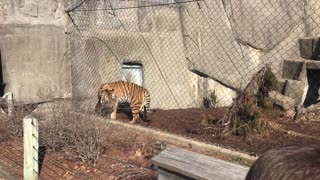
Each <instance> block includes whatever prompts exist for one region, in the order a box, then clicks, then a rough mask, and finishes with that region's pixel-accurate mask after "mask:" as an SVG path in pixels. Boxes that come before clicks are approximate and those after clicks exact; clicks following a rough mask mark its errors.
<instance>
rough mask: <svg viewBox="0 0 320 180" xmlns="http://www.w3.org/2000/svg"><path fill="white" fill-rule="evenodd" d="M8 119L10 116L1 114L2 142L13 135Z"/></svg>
mask: <svg viewBox="0 0 320 180" xmlns="http://www.w3.org/2000/svg"><path fill="white" fill-rule="evenodd" d="M8 121H9V120H8V117H6V116H4V115H1V116H0V124H1V126H0V142H3V141H6V140H8V139H9V138H10V136H11V135H10V129H9V124H8Z"/></svg>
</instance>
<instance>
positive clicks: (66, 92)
mask: <svg viewBox="0 0 320 180" xmlns="http://www.w3.org/2000/svg"><path fill="white" fill-rule="evenodd" d="M73 2H74V1H60V0H45V1H44V0H41V1H38V0H25V1H20V0H2V1H1V2H0V51H1V61H2V68H3V69H2V70H3V76H4V82H5V83H6V87H5V91H6V92H8V91H11V92H13V94H14V98H15V100H16V101H19V102H24V103H35V102H40V101H43V100H50V99H52V98H62V97H70V96H71V77H70V64H69V62H68V59H67V56H66V54H65V53H66V38H65V31H66V30H67V29H66V28H67V22H68V21H67V16H66V14H65V13H64V9H65V7H67V6H68V5H69V3H71V4H72V3H73Z"/></svg>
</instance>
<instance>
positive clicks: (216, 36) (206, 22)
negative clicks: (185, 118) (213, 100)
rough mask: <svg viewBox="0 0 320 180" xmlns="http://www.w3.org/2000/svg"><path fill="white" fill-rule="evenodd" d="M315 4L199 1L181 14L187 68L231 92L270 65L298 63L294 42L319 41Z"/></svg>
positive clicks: (266, 0) (319, 15)
mask: <svg viewBox="0 0 320 180" xmlns="http://www.w3.org/2000/svg"><path fill="white" fill-rule="evenodd" d="M319 6H320V2H319V1H308V2H306V3H305V2H303V1H299V0H285V1H277V2H276V1H269V0H259V1H252V0H244V1H229V0H227V1H205V2H199V4H196V3H186V4H185V5H184V6H183V7H184V9H182V11H181V17H182V21H183V23H182V25H183V34H184V35H185V36H184V38H185V39H184V42H185V47H186V49H187V51H186V52H187V53H186V56H187V58H188V59H189V61H190V63H189V68H190V70H193V71H198V72H201V73H203V74H206V75H207V76H209V77H210V78H212V79H214V80H217V81H219V82H221V83H222V84H224V85H225V86H227V87H230V88H232V89H241V88H243V87H244V86H245V85H246V84H247V82H248V81H249V79H250V78H251V76H252V75H253V74H254V73H255V72H257V70H258V69H259V68H261V66H263V65H264V64H266V63H271V66H272V70H273V72H274V73H275V74H276V75H277V77H278V78H281V76H282V69H283V60H285V59H295V58H299V55H300V54H299V47H298V39H299V38H301V37H305V36H319V35H320V31H319V29H320V28H319V27H318V26H319V23H317V22H319V21H320V11H319Z"/></svg>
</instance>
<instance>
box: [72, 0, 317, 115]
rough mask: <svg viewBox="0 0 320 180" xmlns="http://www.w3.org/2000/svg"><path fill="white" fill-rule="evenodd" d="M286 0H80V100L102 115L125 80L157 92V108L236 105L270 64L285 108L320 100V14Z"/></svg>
mask: <svg viewBox="0 0 320 180" xmlns="http://www.w3.org/2000/svg"><path fill="white" fill-rule="evenodd" d="M283 3H284V2H283ZM283 3H280V2H277V3H273V4H269V5H268V6H267V5H265V6H262V4H263V3H262V2H250V3H249V2H247V3H246V5H244V4H242V3H240V2H233V1H226V2H222V1H221V2H217V1H210V2H209V1H201V0H197V1H188V0H181V1H174V0H165V1H160V0H148V1H133V0H132V1H103V0H99V1H98V0H94V1H93V0H86V1H81V2H79V3H78V4H76V5H74V6H73V7H70V8H69V9H68V10H67V13H68V15H69V17H70V19H71V21H72V23H71V24H70V26H69V27H68V33H67V38H68V58H69V60H70V62H71V65H72V67H71V76H72V95H73V97H74V98H80V99H83V100H84V102H82V103H80V104H79V106H81V107H82V109H85V110H87V111H93V108H94V106H95V103H96V101H97V99H96V96H97V95H96V94H97V88H98V87H99V85H100V84H101V83H105V82H113V81H118V80H125V81H130V82H135V83H136V84H139V85H141V86H143V87H145V88H146V89H148V90H149V92H150V94H151V108H153V109H163V110H168V109H188V108H204V107H207V108H208V107H210V108H216V107H229V106H231V104H232V102H233V98H235V97H236V96H237V94H238V93H239V92H241V91H242V90H243V89H244V88H245V87H246V85H247V84H248V83H249V81H250V80H251V78H252V76H254V75H255V73H256V72H257V71H258V70H260V69H261V68H262V67H264V66H265V65H266V64H269V65H270V67H271V71H272V72H273V73H274V74H275V76H276V78H277V81H278V82H279V88H278V89H277V93H276V95H273V97H272V98H273V100H274V101H275V103H276V104H277V105H279V106H282V109H284V110H289V109H294V108H295V107H298V106H299V107H300V106H301V107H302V106H309V105H312V104H315V103H317V102H318V98H319V93H318V90H319V84H318V83H317V82H320V81H319V79H318V78H319V77H318V76H317V74H318V71H319V63H320V61H319V57H318V56H317V53H318V52H319V48H318V46H317V44H318V39H317V38H316V36H317V35H318V34H319V33H320V32H318V29H319V28H316V27H314V25H315V24H313V23H312V26H311V22H310V21H311V20H312V19H313V20H319V21H320V16H319V15H320V10H318V9H315V8H314V7H315V4H316V2H309V3H307V4H306V3H302V2H300V1H297V0H295V1H290V2H286V3H284V4H286V7H285V6H283ZM269 6H270V7H269ZM243 12H250V13H247V14H243ZM263 12H268V14H267V13H263ZM284 12H287V13H286V14H285V13H284ZM257 14H258V15H257ZM308 14H312V16H308V17H309V18H310V19H308V18H307V19H306V18H304V17H307V15H308ZM310 36H314V37H315V38H309V37H310ZM305 37H308V38H305ZM164 118H165V113H164Z"/></svg>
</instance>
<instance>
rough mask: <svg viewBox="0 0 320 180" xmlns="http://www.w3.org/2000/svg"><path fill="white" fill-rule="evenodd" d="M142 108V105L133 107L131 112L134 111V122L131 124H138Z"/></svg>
mask: <svg viewBox="0 0 320 180" xmlns="http://www.w3.org/2000/svg"><path fill="white" fill-rule="evenodd" d="M140 106H141V105H139V104H138V105H132V106H131V110H132V116H133V118H132V121H131V122H130V123H131V124H134V123H137V121H138V119H139V112H140Z"/></svg>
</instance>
